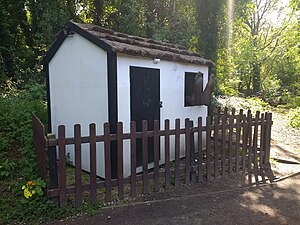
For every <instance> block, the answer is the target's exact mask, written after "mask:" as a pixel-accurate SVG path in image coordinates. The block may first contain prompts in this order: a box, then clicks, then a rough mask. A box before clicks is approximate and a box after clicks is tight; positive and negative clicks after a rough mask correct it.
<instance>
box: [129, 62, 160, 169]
mask: <svg viewBox="0 0 300 225" xmlns="http://www.w3.org/2000/svg"><path fill="white" fill-rule="evenodd" d="M130 111H131V120H132V121H136V129H137V132H140V131H142V121H143V120H147V121H148V130H153V124H154V120H159V119H160V79H159V69H150V68H143V67H132V66H131V67H130ZM153 146H154V145H153V138H148V160H149V162H153V159H154V151H153ZM136 147H137V155H136V157H137V166H141V165H142V140H141V139H137V143H136Z"/></svg>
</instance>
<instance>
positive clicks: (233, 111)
mask: <svg viewBox="0 0 300 225" xmlns="http://www.w3.org/2000/svg"><path fill="white" fill-rule="evenodd" d="M235 112H236V109H235V108H232V109H231V115H233V116H234V115H235Z"/></svg>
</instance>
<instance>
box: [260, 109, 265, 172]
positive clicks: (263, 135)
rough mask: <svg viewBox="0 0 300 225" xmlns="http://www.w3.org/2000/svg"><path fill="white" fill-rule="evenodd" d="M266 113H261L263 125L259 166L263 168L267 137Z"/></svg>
mask: <svg viewBox="0 0 300 225" xmlns="http://www.w3.org/2000/svg"><path fill="white" fill-rule="evenodd" d="M265 115H266V114H265V113H262V114H261V118H260V120H261V126H260V142H259V147H260V151H259V166H260V168H263V167H264V165H263V157H264V150H265V144H264V139H265Z"/></svg>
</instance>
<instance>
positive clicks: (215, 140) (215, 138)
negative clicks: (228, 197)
mask: <svg viewBox="0 0 300 225" xmlns="http://www.w3.org/2000/svg"><path fill="white" fill-rule="evenodd" d="M214 120H215V124H214V177H215V178H217V177H218V174H219V168H218V159H219V150H218V148H219V146H218V145H219V143H218V133H219V130H218V125H219V116H216V117H215V118H214Z"/></svg>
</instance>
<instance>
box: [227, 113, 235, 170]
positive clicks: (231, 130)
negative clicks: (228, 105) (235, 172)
mask: <svg viewBox="0 0 300 225" xmlns="http://www.w3.org/2000/svg"><path fill="white" fill-rule="evenodd" d="M233 111H234V110H232V113H233ZM232 124H233V116H232V115H230V116H229V144H228V155H229V156H228V157H229V174H230V175H231V174H232V169H233V165H232V140H233V127H232Z"/></svg>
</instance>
